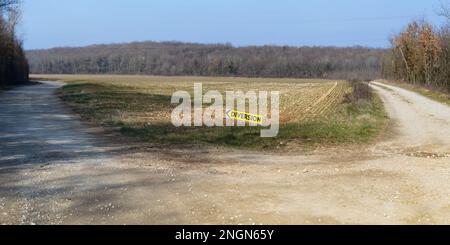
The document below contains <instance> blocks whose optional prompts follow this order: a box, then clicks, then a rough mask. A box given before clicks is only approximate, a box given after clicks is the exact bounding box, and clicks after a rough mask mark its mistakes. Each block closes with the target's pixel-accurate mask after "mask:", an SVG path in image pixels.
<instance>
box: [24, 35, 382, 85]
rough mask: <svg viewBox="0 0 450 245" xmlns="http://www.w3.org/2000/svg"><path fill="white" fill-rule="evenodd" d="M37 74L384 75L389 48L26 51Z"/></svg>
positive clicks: (179, 45)
mask: <svg viewBox="0 0 450 245" xmlns="http://www.w3.org/2000/svg"><path fill="white" fill-rule="evenodd" d="M26 55H27V58H28V60H29V63H30V70H31V73H33V74H127V75H129V74H134V75H165V76H236V77H237V76H241V77H292V78H329V79H362V80H370V79H376V78H380V76H381V75H382V73H383V72H382V70H383V68H382V63H383V60H384V59H385V57H386V56H387V55H388V49H383V48H370V47H362V46H353V47H334V46H302V47H294V46H273V45H272V46H271V45H265V46H245V47H234V46H232V45H231V44H199V43H185V42H175V41H170V42H154V41H144V42H132V43H119V44H117V43H116V44H98V45H90V46H85V47H60V48H51V49H39V50H28V51H26Z"/></svg>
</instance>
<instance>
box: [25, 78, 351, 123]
mask: <svg viewBox="0 0 450 245" xmlns="http://www.w3.org/2000/svg"><path fill="white" fill-rule="evenodd" d="M32 77H33V78H35V79H47V80H62V81H65V82H67V83H85V82H89V83H92V84H98V85H108V86H113V87H115V88H119V89H120V88H122V89H123V90H127V91H130V92H131V91H134V92H139V93H143V94H154V95H163V96H171V95H172V93H173V92H175V91H177V90H186V91H192V90H193V85H194V83H195V82H201V83H203V89H204V91H208V90H218V91H220V92H224V91H229V90H231V91H237V90H242V91H244V92H245V91H249V90H256V91H260V90H263V91H280V94H281V98H280V100H281V101H280V114H281V115H280V116H281V121H282V122H283V123H290V122H298V121H302V120H306V119H309V118H314V117H317V116H320V115H322V114H324V113H327V112H330V111H332V110H333V107H334V106H335V105H337V104H339V103H340V102H341V101H342V100H343V98H344V94H345V93H346V92H347V91H349V86H348V84H347V83H346V82H344V81H330V80H320V79H306V80H305V79H275V78H225V77H159V76H128V75H126V76H117V75H111V76H109V75H33V76H32ZM85 92H88V91H85ZM106 102H107V103H108V101H106ZM136 102H137V101H136ZM167 102H168V103H170V100H168V101H167ZM105 106H106V105H105ZM142 106H143V107H146V108H147V110H145V109H144V110H139V111H138V112H130V111H129V110H118V111H116V112H114V113H112V114H111V116H112V117H113V118H111V120H115V119H119V120H121V121H127V122H131V121H133V122H135V123H137V122H140V123H144V122H152V121H155V120H156V119H157V120H164V121H168V120H169V119H170V113H171V110H170V109H169V107H170V108H171V106H170V104H167V106H168V107H166V108H164V109H162V108H152V107H153V106H152V105H150V104H149V105H141V106H140V107H142ZM114 117H115V118H114Z"/></svg>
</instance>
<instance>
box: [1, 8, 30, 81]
mask: <svg viewBox="0 0 450 245" xmlns="http://www.w3.org/2000/svg"><path fill="white" fill-rule="evenodd" d="M19 16H20V14H19V10H18V2H17V1H16V0H0V86H5V85H12V84H17V83H22V82H26V81H28V63H27V60H26V58H25V54H24V51H23V49H22V43H21V41H20V40H18V38H17V37H16V30H15V27H16V25H17V22H18V20H19Z"/></svg>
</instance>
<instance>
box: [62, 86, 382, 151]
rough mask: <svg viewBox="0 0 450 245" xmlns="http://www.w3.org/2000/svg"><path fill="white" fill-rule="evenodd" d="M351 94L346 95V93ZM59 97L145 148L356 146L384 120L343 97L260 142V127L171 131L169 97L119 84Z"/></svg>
mask: <svg viewBox="0 0 450 245" xmlns="http://www.w3.org/2000/svg"><path fill="white" fill-rule="evenodd" d="M350 91H351V90H350ZM58 95H59V96H60V98H61V99H62V100H63V101H65V102H66V103H67V104H68V105H70V107H71V108H72V109H73V110H74V111H75V112H76V113H78V114H79V115H81V117H82V118H83V119H84V120H87V121H90V122H94V123H95V124H97V125H101V126H104V127H114V128H117V129H118V130H120V132H121V133H122V134H123V135H125V136H129V137H137V138H139V139H141V140H144V141H146V142H149V143H154V144H158V145H166V144H170V145H173V144H209V145H220V146H230V147H238V148H251V149H275V148H282V147H284V146H286V145H297V144H298V145H313V144H340V143H361V142H368V141H370V140H372V139H374V138H375V137H376V136H377V135H379V133H380V132H381V131H382V129H383V128H384V125H385V121H386V113H385V111H384V107H383V103H382V102H381V100H380V99H379V98H378V97H377V96H375V95H373V96H370V98H366V99H361V98H357V99H354V98H353V99H352V97H351V94H347V96H345V97H343V98H342V99H341V100H340V102H339V103H336V104H335V105H333V108H331V109H329V110H327V112H326V113H322V114H320V115H318V116H315V117H311V118H309V117H307V119H304V120H301V121H290V122H286V123H283V124H281V125H280V133H279V135H278V137H276V138H261V137H259V134H260V130H261V128H260V127H212V128H209V127H197V128H195V127H180V128H177V127H174V126H172V124H171V123H170V118H169V117H170V112H171V111H172V109H173V108H174V107H175V105H171V104H170V99H171V97H170V93H166V92H164V93H161V92H160V91H153V90H151V89H142V88H141V87H135V86H128V85H118V83H114V84H108V83H95V82H86V81H77V82H74V83H70V84H68V85H65V86H64V87H62V88H61V89H59V91H58Z"/></svg>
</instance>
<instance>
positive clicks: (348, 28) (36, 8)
mask: <svg viewBox="0 0 450 245" xmlns="http://www.w3.org/2000/svg"><path fill="white" fill-rule="evenodd" d="M22 1H23V14H22V15H23V18H22V24H21V28H20V30H21V31H20V33H21V37H22V38H23V39H24V45H25V48H26V49H41V48H51V47H61V46H64V47H65V46H85V45H90V44H100V43H121V42H132V41H145V40H151V41H184V42H196V43H231V44H233V45H235V46H246V45H265V44H272V45H292V46H304V45H307V46H328V45H331V46H354V45H362V46H370V47H387V46H388V45H389V42H388V39H389V36H391V35H392V34H393V33H395V32H398V31H400V30H401V29H402V28H404V27H405V25H406V24H407V23H408V22H410V21H411V20H412V19H420V18H425V19H427V20H428V21H430V22H431V23H433V24H434V25H439V24H441V23H443V22H444V19H443V18H441V17H439V16H437V14H436V11H437V9H438V8H439V6H440V1H443V0H395V1H393V0H334V1H333V0H315V1H312V0H311V1H300V0H278V1H276V0H128V1H123V0H77V1H73V0H22ZM444 1H449V0H444Z"/></svg>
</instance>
